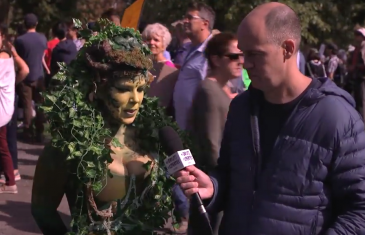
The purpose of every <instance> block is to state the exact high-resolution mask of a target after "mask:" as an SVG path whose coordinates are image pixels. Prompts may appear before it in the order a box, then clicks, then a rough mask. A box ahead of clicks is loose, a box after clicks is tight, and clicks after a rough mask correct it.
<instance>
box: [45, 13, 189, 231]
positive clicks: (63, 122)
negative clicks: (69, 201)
mask: <svg viewBox="0 0 365 235" xmlns="http://www.w3.org/2000/svg"><path fill="white" fill-rule="evenodd" d="M74 22H75V25H76V26H77V27H79V28H81V26H82V25H81V22H80V21H79V20H75V21H74ZM97 27H98V28H97V31H98V34H97V35H92V33H91V31H89V30H87V29H82V28H81V30H80V32H81V35H82V37H83V38H84V39H86V43H85V45H84V47H83V48H82V49H81V50H80V52H79V54H78V56H77V59H76V60H75V61H73V62H72V63H71V65H69V66H65V65H64V64H60V71H59V72H58V73H57V75H56V76H55V77H54V78H53V81H55V85H54V86H53V88H52V90H50V91H47V92H45V94H44V97H45V101H44V104H43V106H42V109H43V110H44V112H45V113H46V115H47V116H48V120H49V123H50V130H51V134H52V146H53V147H55V148H57V149H58V150H59V151H60V152H61V153H63V154H66V155H67V156H68V158H67V160H68V161H69V163H70V169H76V170H75V172H71V173H73V174H74V175H75V182H73V183H76V184H77V185H78V186H79V193H78V195H79V196H78V201H77V205H78V206H77V208H75V210H74V213H73V214H72V217H73V220H72V224H71V227H72V229H73V232H72V233H70V234H80V235H84V234H123V235H129V234H131V235H132V234H133V235H135V234H141V235H142V234H153V231H154V229H156V228H162V227H163V226H164V224H165V223H166V221H167V219H168V218H169V217H170V212H171V210H172V208H173V202H172V199H171V189H172V187H173V185H174V180H173V179H172V178H171V177H168V176H167V174H166V171H165V169H164V165H163V160H164V159H165V158H166V157H167V156H166V154H165V153H164V152H163V151H162V148H161V145H160V140H159V136H158V131H159V129H160V128H162V127H164V126H171V127H173V128H174V129H175V130H176V131H177V132H178V133H179V135H180V136H181V138H182V140H183V143H184V144H185V147H186V148H188V147H189V146H191V141H190V138H189V136H188V135H187V134H186V133H183V132H182V131H180V130H179V129H178V127H177V125H176V123H175V122H174V121H173V120H172V119H171V118H170V117H168V116H166V114H165V110H164V109H163V108H161V107H159V105H158V100H157V98H152V97H146V96H145V97H144V100H143V103H142V106H141V108H140V110H139V113H138V115H137V117H136V120H135V121H134V123H133V124H132V125H133V126H134V127H135V128H136V130H137V139H138V142H139V143H140V148H141V149H142V150H143V151H146V152H148V153H157V155H158V158H157V160H156V164H154V166H153V167H152V170H151V174H150V176H149V177H148V178H147V179H146V180H145V185H146V188H147V189H148V190H145V191H144V193H143V195H138V193H132V195H131V196H130V197H127V198H121V199H120V200H121V201H122V204H123V205H124V207H123V209H121V211H119V212H117V213H114V214H113V218H112V220H111V222H110V223H109V225H105V223H104V224H102V223H101V224H97V223H94V222H93V221H90V218H89V217H88V214H87V210H86V208H85V204H88V203H89V202H88V201H87V200H86V197H85V196H86V189H85V188H86V186H87V185H89V186H91V188H92V190H93V191H95V192H99V191H101V190H102V187H103V184H102V182H103V179H105V177H106V176H107V174H108V170H107V164H108V163H110V162H112V159H111V156H110V149H109V148H105V141H106V139H107V138H111V136H112V131H111V130H110V129H109V128H107V127H106V121H105V120H104V118H103V116H102V114H101V111H100V110H99V109H98V106H97V105H96V104H95V103H94V102H90V101H89V100H88V97H87V94H89V92H90V90H91V89H92V87H93V79H92V78H93V77H94V76H95V74H94V72H93V71H92V70H90V68H89V67H88V66H87V63H86V59H85V50H86V48H88V47H89V46H91V45H92V44H93V43H95V42H102V41H103V40H106V39H110V38H113V37H116V36H121V38H133V40H134V41H130V40H129V41H128V42H130V43H129V44H128V43H127V44H126V46H125V48H121V49H123V50H131V49H132V48H133V45H134V44H136V43H137V44H141V45H143V46H142V48H141V51H142V53H143V54H144V55H145V56H148V55H150V51H149V49H148V48H147V47H146V46H145V45H144V44H143V42H142V38H141V35H140V33H139V32H138V31H135V30H134V29H130V28H121V27H117V26H115V25H114V24H112V23H110V22H109V21H106V20H100V21H99V22H98V24H97ZM112 144H113V145H115V146H118V145H119V144H120V143H119V141H117V140H115V139H113V140H112ZM72 166H73V167H72ZM144 166H145V168H146V169H150V168H151V162H149V163H147V164H145V165H144ZM130 187H132V186H130ZM131 191H133V190H131ZM119 209H120V208H119ZM92 216H93V218H97V216H96V215H95V214H93V215H92ZM107 227H109V228H107ZM109 229H110V231H112V232H113V233H110V232H109V231H108V230H109Z"/></svg>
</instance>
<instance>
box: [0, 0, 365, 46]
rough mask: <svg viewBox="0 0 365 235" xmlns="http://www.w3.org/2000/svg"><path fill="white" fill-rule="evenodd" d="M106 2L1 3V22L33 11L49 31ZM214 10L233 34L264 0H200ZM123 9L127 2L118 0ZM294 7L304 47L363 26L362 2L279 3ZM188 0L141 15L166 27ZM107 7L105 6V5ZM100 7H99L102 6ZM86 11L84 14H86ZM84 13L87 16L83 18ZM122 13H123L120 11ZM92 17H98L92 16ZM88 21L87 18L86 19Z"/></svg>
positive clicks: (152, 6)
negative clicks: (59, 22) (87, 6)
mask: <svg viewBox="0 0 365 235" xmlns="http://www.w3.org/2000/svg"><path fill="white" fill-rule="evenodd" d="M90 1H91V2H100V3H106V2H107V1H106V0H27V1H24V0H3V1H0V21H4V20H5V19H9V21H12V22H13V23H15V24H16V23H17V22H20V19H21V16H22V15H23V13H27V12H34V13H36V14H37V15H38V16H42V17H40V22H39V23H40V24H39V28H40V30H41V31H43V32H48V30H49V29H50V27H51V26H52V24H53V23H54V22H55V21H56V20H59V19H65V18H68V17H73V18H81V19H84V18H88V17H86V15H87V14H88V13H90V12H91V11H95V12H98V13H99V12H102V11H103V10H106V9H88V10H81V9H79V8H78V7H77V6H80V5H85V4H87V2H90ZM202 1H204V2H206V3H207V4H209V5H210V6H212V7H213V9H214V10H215V12H216V15H217V19H216V24H215V28H217V29H219V30H223V31H235V30H236V28H237V26H238V24H239V22H240V21H241V20H242V19H243V17H244V16H245V15H246V14H247V13H248V12H249V11H250V10H252V9H253V8H254V7H255V6H257V5H259V4H262V3H264V2H270V1H267V0H202ZM115 2H119V3H120V4H121V5H123V6H124V7H125V6H127V5H129V4H130V3H131V2H133V0H132V1H130V0H119V1H115ZM279 2H283V3H285V4H288V5H289V6H291V7H293V9H294V10H295V11H296V12H297V13H298V14H299V16H300V18H301V21H302V25H303V38H304V42H305V43H307V44H312V45H314V44H318V43H320V42H322V41H323V40H331V41H334V42H336V43H338V44H340V45H341V44H347V43H349V42H351V36H352V32H351V31H352V30H353V28H354V27H355V25H356V24H360V25H363V24H364V19H365V3H364V2H363V0H347V1H344V0H281V1H279ZM188 3H189V0H186V1H182V0H146V4H145V9H144V11H143V14H142V20H143V21H144V22H148V23H151V22H157V21H158V22H162V23H165V24H167V25H169V24H170V23H172V22H174V21H176V20H178V19H181V17H182V15H183V14H184V12H185V9H186V5H187V4H188ZM105 5H106V4H104V6H105ZM102 6H103V4H100V7H102ZM86 11H87V12H86ZM85 14H86V15H85ZM121 14H122V10H121ZM94 16H95V17H99V16H100V15H99V16H98V15H97V14H94ZM88 20H90V19H88Z"/></svg>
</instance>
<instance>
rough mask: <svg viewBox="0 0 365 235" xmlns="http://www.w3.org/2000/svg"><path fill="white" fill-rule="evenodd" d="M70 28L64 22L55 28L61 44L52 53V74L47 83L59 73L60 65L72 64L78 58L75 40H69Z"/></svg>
mask: <svg viewBox="0 0 365 235" xmlns="http://www.w3.org/2000/svg"><path fill="white" fill-rule="evenodd" d="M68 30H69V29H68V26H67V24H66V23H64V22H59V23H57V25H56V28H55V35H56V37H57V38H58V40H59V43H58V44H57V46H56V47H55V48H54V49H53V51H52V57H51V67H50V69H51V74H50V76H49V78H48V81H47V83H48V84H49V83H50V80H51V78H52V77H53V76H54V75H55V74H56V73H57V72H58V71H59V66H58V63H65V64H66V65H68V64H70V63H71V61H72V60H74V59H75V58H76V56H77V47H76V45H75V43H74V41H73V40H71V39H67V32H68Z"/></svg>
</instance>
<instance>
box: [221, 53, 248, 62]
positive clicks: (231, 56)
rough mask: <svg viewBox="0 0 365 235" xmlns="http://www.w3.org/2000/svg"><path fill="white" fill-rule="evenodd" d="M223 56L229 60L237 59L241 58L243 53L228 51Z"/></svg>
mask: <svg viewBox="0 0 365 235" xmlns="http://www.w3.org/2000/svg"><path fill="white" fill-rule="evenodd" d="M224 56H225V57H227V58H228V59H230V60H238V59H239V58H242V59H243V53H229V54H225V55H224Z"/></svg>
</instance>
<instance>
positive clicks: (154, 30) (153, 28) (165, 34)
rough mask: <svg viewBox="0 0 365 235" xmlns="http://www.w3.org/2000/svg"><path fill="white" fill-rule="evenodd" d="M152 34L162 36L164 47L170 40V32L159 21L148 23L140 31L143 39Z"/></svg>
mask: <svg viewBox="0 0 365 235" xmlns="http://www.w3.org/2000/svg"><path fill="white" fill-rule="evenodd" d="M152 34H156V35H158V36H159V37H162V43H163V46H164V47H165V49H166V48H167V47H168V45H169V44H170V42H171V33H170V31H169V30H168V29H167V28H166V27H165V26H163V25H162V24H160V23H154V24H149V25H147V27H146V28H145V29H144V30H143V32H142V37H143V39H147V38H149V37H150V36H151V35H152Z"/></svg>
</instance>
